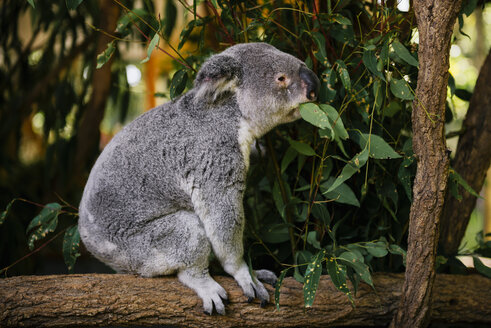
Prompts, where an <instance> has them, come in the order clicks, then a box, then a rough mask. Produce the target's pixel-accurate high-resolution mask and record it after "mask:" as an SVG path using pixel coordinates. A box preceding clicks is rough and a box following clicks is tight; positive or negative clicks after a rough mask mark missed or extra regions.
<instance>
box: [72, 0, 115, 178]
mask: <svg viewBox="0 0 491 328" xmlns="http://www.w3.org/2000/svg"><path fill="white" fill-rule="evenodd" d="M99 8H100V10H101V14H100V17H101V27H100V28H101V29H102V30H103V31H105V32H107V33H113V32H114V30H115V29H116V24H117V22H118V18H119V13H120V9H119V6H118V5H117V4H116V3H115V2H114V1H106V0H99ZM110 41H112V39H111V38H110V37H109V36H107V35H105V34H102V33H100V34H99V37H98V39H97V46H96V55H98V54H100V53H102V52H103V51H104V50H105V49H106V47H107V44H108V43H109V42H110ZM111 63H112V60H109V62H107V63H106V64H105V65H104V66H102V67H101V68H100V69H95V71H94V74H93V76H92V94H91V97H90V101H89V103H88V104H87V110H86V111H85V113H84V115H83V117H82V120H81V123H80V128H79V129H78V131H79V132H78V135H77V148H76V153H75V157H74V165H73V173H72V176H73V177H74V178H75V179H79V180H80V181H84V182H85V180H86V179H85V178H84V175H83V174H82V173H83V171H84V169H85V168H86V167H87V166H88V165H89V164H91V163H89V160H90V159H91V158H90V156H91V154H93V152H94V150H95V149H97V147H98V145H99V137H100V132H99V125H100V124H101V122H102V119H103V118H104V109H105V107H106V101H107V98H108V97H109V91H110V88H111ZM95 65H96V61H95V58H94V66H95Z"/></svg>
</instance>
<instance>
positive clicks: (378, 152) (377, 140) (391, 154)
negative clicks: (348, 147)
mask: <svg viewBox="0 0 491 328" xmlns="http://www.w3.org/2000/svg"><path fill="white" fill-rule="evenodd" d="M354 139H355V140H356V142H358V144H359V145H360V148H361V149H364V148H370V153H369V156H370V157H371V158H375V159H388V158H401V157H402V156H401V155H399V154H398V153H396V152H395V151H394V149H393V148H392V147H391V146H389V144H388V143H387V142H386V141H385V140H384V139H382V137H380V136H378V135H376V134H366V133H361V134H360V137H359V138H356V137H355V138H354ZM367 143H368V145H367Z"/></svg>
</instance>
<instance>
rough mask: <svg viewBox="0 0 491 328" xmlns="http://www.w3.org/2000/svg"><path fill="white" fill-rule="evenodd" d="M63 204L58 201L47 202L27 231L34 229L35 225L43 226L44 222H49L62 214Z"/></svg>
mask: <svg viewBox="0 0 491 328" xmlns="http://www.w3.org/2000/svg"><path fill="white" fill-rule="evenodd" d="M60 210H61V205H60V204H58V203H49V204H46V205H45V206H44V207H43V209H42V210H41V212H39V214H38V215H36V217H34V219H32V220H31V222H30V223H29V225H28V226H27V229H26V232H29V231H30V230H32V229H34V228H35V227H38V226H42V225H43V224H47V223H48V222H49V221H50V220H52V219H53V218H55V217H57V216H58V215H59V214H60Z"/></svg>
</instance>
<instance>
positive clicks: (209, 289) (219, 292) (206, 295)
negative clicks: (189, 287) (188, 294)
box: [198, 282, 228, 315]
mask: <svg viewBox="0 0 491 328" xmlns="http://www.w3.org/2000/svg"><path fill="white" fill-rule="evenodd" d="M198 295H199V296H200V297H201V299H202V300H203V312H204V313H205V314H208V315H211V314H212V313H213V305H215V311H216V312H217V313H218V314H221V315H225V304H227V303H228V297H227V292H226V291H225V289H223V287H222V286H220V285H219V284H218V283H216V282H215V285H214V286H209V285H208V286H203V288H202V289H201V290H200V291H199V292H198Z"/></svg>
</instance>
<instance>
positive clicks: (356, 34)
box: [0, 0, 470, 308]
mask: <svg viewBox="0 0 491 328" xmlns="http://www.w3.org/2000/svg"><path fill="white" fill-rule="evenodd" d="M7 2H9V1H7ZM10 2H12V1H10ZM10 2H9V3H10ZM114 2H115V3H118V4H119V5H120V6H121V7H122V9H123V10H122V14H121V17H120V19H119V22H118V27H117V29H116V31H114V35H115V37H114V40H113V41H112V42H110V43H109V44H108V45H107V49H106V50H105V51H104V52H102V53H101V54H99V55H98V57H97V68H100V67H102V66H103V65H105V64H107V63H108V61H109V59H110V58H113V57H114V58H115V60H116V64H113V70H114V74H115V75H120V76H122V75H123V74H124V61H122V60H121V58H120V57H119V52H120V49H121V48H122V47H123V46H124V44H125V42H126V41H128V40H133V41H135V40H136V41H138V40H139V41H143V42H144V43H145V45H146V48H147V52H146V54H147V56H146V58H144V59H143V60H142V62H146V61H147V60H148V59H149V58H150V56H151V55H152V53H153V52H154V51H159V50H161V51H164V52H165V50H163V49H162V48H160V46H159V45H160V43H161V42H167V41H168V39H169V35H170V34H171V32H172V30H173V29H174V28H175V24H176V19H175V13H176V7H175V5H174V3H173V2H172V1H167V5H166V7H165V12H164V15H163V17H164V18H163V19H161V18H160V15H155V13H154V9H153V7H152V5H151V2H150V1H144V5H143V7H136V6H135V5H134V3H133V2H132V1H126V2H124V4H123V3H121V2H120V1H114ZM28 3H29V4H30V5H31V6H32V7H35V10H34V11H33V17H34V18H33V26H36V29H39V30H42V29H44V28H47V27H48V26H51V27H52V26H53V24H55V22H58V23H56V24H57V25H56V24H55V25H56V26H55V27H56V28H57V29H58V30H59V33H53V34H51V36H50V39H49V40H48V41H47V45H46V47H45V48H43V51H42V52H41V53H40V55H39V56H40V58H38V57H36V56H34V54H35V53H36V52H35V50H33V49H27V50H25V49H19V47H16V46H15V45H14V44H11V43H13V41H12V40H15V37H16V33H17V30H16V29H12V30H8V31H5V34H10V35H13V38H12V39H8V40H7V41H4V43H5V42H7V43H8V42H10V44H8V45H7V46H8V47H11V48H12V49H14V50H13V51H15V52H16V53H17V56H14V57H15V58H17V62H10V61H8V60H7V62H6V63H5V65H3V66H1V68H2V70H1V71H0V73H1V74H2V75H3V76H11V75H13V76H16V74H17V75H18V76H19V78H24V79H25V77H26V76H34V77H36V78H35V79H33V82H31V81H30V80H29V79H25V80H23V81H21V83H19V84H18V85H21V86H22V88H23V89H22V91H23V92H25V93H26V94H29V95H32V92H31V89H35V88H36V85H35V84H34V82H36V83H39V81H40V80H41V81H43V80H42V78H41V77H42V76H43V74H46V72H50V71H53V70H55V71H56V69H57V66H56V65H59V64H57V63H64V62H65V61H64V59H66V57H68V56H69V54H70V52H71V51H75V50H77V49H78V48H77V43H76V40H77V38H78V37H79V34H80V33H76V32H77V31H82V32H83V35H84V37H86V38H90V37H91V34H92V33H93V29H89V28H87V24H86V23H85V22H86V21H88V20H93V21H98V19H99V17H98V16H97V6H96V4H95V2H94V1H89V0H86V1H82V0H75V1H67V2H66V5H67V6H68V8H70V10H69V11H68V10H67V9H66V7H65V6H64V5H60V4H55V5H53V6H50V7H49V6H45V5H43V4H42V3H41V2H39V3H38V2H37V1H32V0H31V1H28ZM181 5H183V6H186V5H185V4H184V3H181ZM198 5H200V6H202V7H204V8H206V9H207V10H208V13H209V15H207V16H205V17H201V16H200V15H198V14H197V6H198ZM316 5H319V6H320V7H316ZM27 6H28V4H27V2H26V3H24V4H19V3H18V2H15V5H14V6H13V8H12V9H11V10H12V11H15V13H14V14H15V15H17V16H18V15H19V13H21V12H24V11H25V10H26V7H27ZM186 10H187V11H188V12H189V13H190V16H191V19H190V20H189V21H188V22H187V25H186V26H185V28H183V29H182V31H181V34H180V40H179V44H178V45H177V47H176V48H174V47H173V45H170V47H171V49H172V50H173V51H174V52H173V53H172V54H169V53H167V52H166V54H168V55H169V56H172V58H173V59H175V65H176V66H175V68H176V72H175V73H174V75H173V78H172V79H171V80H170V88H169V89H170V97H171V98H175V97H178V96H179V95H180V94H182V93H183V92H184V91H185V90H186V88H189V87H190V86H191V81H192V80H193V79H194V77H195V74H196V72H197V70H198V69H199V66H200V64H201V63H202V62H203V61H204V60H205V58H206V57H207V56H209V55H210V54H211V53H212V52H214V51H219V50H220V49H219V48H217V47H216V46H215V45H217V44H220V45H224V46H227V45H232V44H235V43H239V42H258V41H260V42H267V43H270V44H273V45H274V46H276V47H277V48H279V49H280V50H283V51H285V52H288V53H291V54H293V55H295V56H297V57H298V58H302V59H303V60H305V63H306V65H307V66H309V67H310V68H311V69H313V70H314V71H315V72H316V73H317V74H318V76H319V77H320V79H321V89H320V95H319V99H318V103H317V104H313V103H310V104H304V105H302V106H301V108H300V113H301V115H302V118H303V121H299V122H297V123H294V124H289V125H286V126H282V127H279V128H277V129H275V130H274V131H272V132H271V133H269V134H268V135H267V136H266V137H265V138H263V140H261V141H259V143H258V144H257V150H258V152H257V156H256V157H255V158H252V159H251V167H250V170H249V174H248V188H247V190H246V193H245V199H244V205H245V212H246V216H247V220H248V221H247V231H246V237H247V240H246V242H247V248H246V249H248V256H249V261H250V262H251V263H254V264H255V266H261V267H264V266H265V267H269V268H270V269H273V270H275V271H276V272H280V271H281V273H280V279H279V280H278V283H277V286H276V289H275V303H276V306H277V308H279V294H280V289H281V283H282V281H283V278H284V277H285V276H286V275H287V274H293V276H294V277H295V279H297V280H298V281H300V282H302V283H303V284H304V301H305V306H307V307H308V306H312V305H313V302H314V299H315V293H316V290H317V285H318V281H319V277H320V275H321V274H328V275H330V277H331V280H332V281H333V283H334V285H335V286H336V288H337V289H338V290H340V291H341V292H342V293H344V294H346V295H347V297H348V298H349V299H350V300H351V301H352V299H353V295H354V294H356V290H357V287H358V284H359V283H360V281H363V282H365V283H367V284H369V285H372V280H371V275H370V271H373V270H384V271H401V270H403V268H404V262H405V252H404V248H405V247H406V245H405V240H406V234H407V227H408V218H409V208H410V204H411V199H412V195H411V190H412V185H411V183H412V179H413V177H414V173H415V166H416V163H415V160H414V156H413V153H412V141H411V104H412V100H413V99H414V89H415V87H416V82H417V73H418V66H419V65H418V59H417V52H416V45H415V44H412V43H411V41H410V40H411V38H412V36H413V30H414V28H415V26H414V17H413V14H412V12H411V11H410V12H408V13H404V12H400V11H398V10H397V8H396V7H395V6H393V5H385V2H382V4H378V2H377V1H350V0H340V1H327V2H324V1H322V2H317V1H295V2H293V1H288V0H285V1H274V2H255V1H245V0H241V1H239V0H237V1H232V0H230V1H227V0H217V1H193V6H189V7H187V6H186ZM465 13H466V14H467V11H465ZM102 19H103V18H102ZM55 30H56V29H55ZM105 32H106V33H109V34H111V33H113V31H105ZM67 34H69V35H71V37H72V38H73V43H72V44H71V45H70V47H69V49H62V51H59V52H56V51H55V50H54V49H55V47H53V45H54V44H62V45H63V47H65V43H64V42H60V40H64V39H65V38H66V36H67ZM186 43H187V44H193V45H194V46H195V50H194V52H192V53H188V54H187V55H184V54H182V53H181V52H180V51H182V50H181V49H184V48H183V46H184V45H185V44H186ZM90 49H91V50H90V51H86V52H85V53H84V56H83V57H84V58H83V60H82V63H81V65H82V66H81V67H82V68H84V67H88V68H87V71H86V72H87V74H88V76H90V75H91V74H92V66H90V65H89V63H90V62H91V61H92V60H93V58H94V57H95V56H96V55H97V54H95V53H93V48H90ZM23 51H24V52H25V51H27V52H28V54H29V56H27V57H26V56H24V55H23ZM91 51H92V52H91ZM28 58H31V59H28ZM32 58H38V59H37V60H36V61H34V62H32V60H33V59H32ZM69 63H71V62H68V64H69ZM68 64H66V65H64V66H63V67H62V69H63V70H65V72H64V73H63V74H60V72H59V71H58V74H57V75H56V77H58V75H61V77H60V79H59V80H55V79H53V80H49V81H47V83H46V85H45V87H46V89H45V90H44V91H43V93H42V95H39V94H37V95H36V94H35V95H34V96H33V97H31V98H29V97H28V98H27V100H26V99H24V100H23V99H19V96H18V95H19V94H22V93H18V92H17V91H16V90H13V89H12V88H14V86H13V85H12V86H10V85H6V84H5V85H4V84H2V85H3V86H4V87H5V88H6V92H4V93H3V94H2V96H1V97H2V98H1V101H2V104H4V105H6V106H3V108H12V112H14V110H17V109H20V110H19V111H18V112H16V113H18V114H17V115H18V116H17V117H16V118H15V120H14V121H15V123H16V124H17V125H16V126H15V127H14V128H8V127H7V125H6V124H7V123H5V126H4V125H2V126H1V127H0V133H2V134H4V135H3V136H9V135H12V134H15V131H18V130H19V129H20V124H21V122H22V121H23V120H24V119H25V118H26V117H27V116H28V115H31V114H32V113H33V112H36V111H38V112H42V113H43V114H44V117H45V122H44V125H43V128H44V136H45V140H46V143H47V144H48V150H47V151H46V157H45V165H46V168H50V167H51V170H46V172H48V177H47V178H46V180H48V181H52V180H50V179H51V178H53V176H55V175H56V174H55V172H63V168H64V167H67V162H66V160H67V158H70V156H71V155H70V154H71V152H72V151H73V146H74V144H73V140H74V139H73V137H74V136H75V135H76V132H77V128H78V126H79V123H78V122H79V120H80V118H81V117H82V115H83V113H84V110H85V106H86V104H87V102H86V99H87V97H88V94H89V90H90V84H91V81H90V78H82V77H81V76H82V75H81V74H78V75H77V74H76V72H79V73H80V72H81V67H80V66H78V67H77V66H76V65H73V66H72V65H68ZM21 68H22V69H24V70H26V71H27V73H28V74H27V75H24V74H18V73H16V70H20V69H21ZM24 73H25V72H24ZM123 80H125V78H123ZM449 82H450V83H451V82H452V81H449ZM16 86H17V84H16ZM125 87H127V84H126V85H125ZM450 87H451V90H452V85H450ZM125 90H126V91H125ZM125 90H122V89H121V87H120V86H117V85H116V86H115V87H114V88H113V90H112V91H111V93H112V98H113V99H114V103H117V100H118V99H128V98H129V97H130V96H131V95H130V93H129V91H128V90H129V89H128V88H126V89H125ZM453 90H455V85H454V87H453ZM453 93H454V91H452V95H453ZM460 93H462V92H460ZM455 94H456V95H457V96H458V97H461V95H458V94H457V90H455ZM5 95H7V96H5ZM50 95H53V96H50ZM26 101H27V103H26ZM126 103H127V102H126ZM34 104H35V105H36V106H34ZM31 108H35V109H34V110H33V109H31ZM119 110H120V112H121V113H127V108H125V107H124V106H123V107H121V108H119ZM10 115H11V112H9V113H7V112H6V110H5V109H0V117H2V118H3V117H10ZM1 121H2V122H10V121H8V120H3V119H2V120H1ZM121 121H124V115H122V117H121ZM69 122H70V126H72V127H73V131H72V132H71V133H68V134H67V133H65V132H63V131H65V130H66V126H67V125H68V123H69ZM16 129H17V130H16ZM48 140H49V142H48ZM2 147H3V148H2V149H0V151H1V152H2V154H10V153H11V149H7V147H6V145H3V146H2ZM265 148H266V149H267V154H265V153H264V149H265ZM14 153H15V151H14ZM94 155H95V154H94ZM2 158H3V159H2V160H3V161H11V162H10V163H9V164H10V166H12V164H15V163H17V162H16V159H15V156H6V157H5V156H3V157H2ZM55 159H59V160H58V161H57V160H55ZM459 177H460V176H459V175H458V174H457V173H456V172H454V174H453V175H452V176H451V184H452V185H456V184H461V185H463V186H464V187H465V188H466V190H469V189H468V188H467V187H468V186H467V185H466V183H465V181H463V180H462V179H461V178H460V179H459ZM469 188H470V187H469ZM454 190H456V188H454ZM79 192H80V191H79ZM78 195H79V194H78ZM10 207H11V203H9V205H8V208H7V211H8V209H9V208H10ZM62 212H63V207H61V206H60V205H59V204H53V203H51V204H48V205H46V207H44V208H43V210H42V211H41V213H39V215H38V216H37V217H35V218H34V219H33V220H32V221H31V224H30V225H29V228H28V230H29V231H34V232H33V233H31V235H30V236H31V237H30V238H29V240H30V241H29V245H30V247H31V246H33V245H34V244H33V243H34V240H36V239H37V238H39V237H41V236H43V235H46V234H47V233H49V232H52V231H54V230H55V228H56V225H57V223H58V221H57V220H58V214H60V213H62ZM5 213H6V212H5ZM5 216H6V214H5V215H4V214H3V213H2V215H1V216H0V223H1V222H2V221H3V220H4V219H5ZM63 231H66V232H65V237H64V242H63V255H64V259H65V262H66V264H67V266H68V267H69V269H70V270H71V269H73V265H74V263H75V260H76V258H77V256H78V255H79V254H78V244H79V235H78V232H77V229H76V226H71V227H69V228H67V229H66V230H63ZM348 280H349V281H351V285H352V290H350V289H349V288H348V285H347V281H348Z"/></svg>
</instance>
